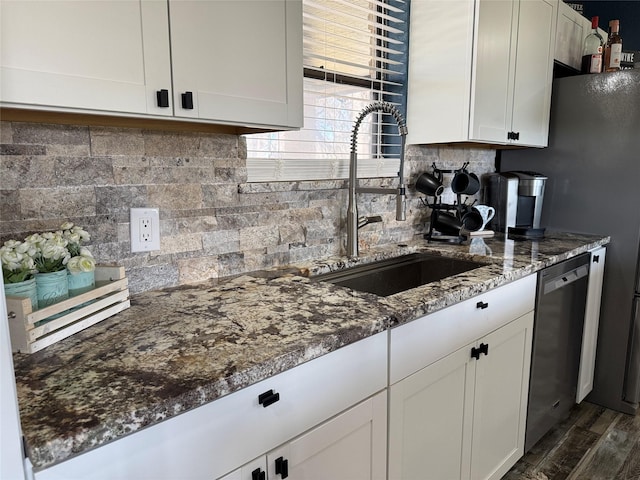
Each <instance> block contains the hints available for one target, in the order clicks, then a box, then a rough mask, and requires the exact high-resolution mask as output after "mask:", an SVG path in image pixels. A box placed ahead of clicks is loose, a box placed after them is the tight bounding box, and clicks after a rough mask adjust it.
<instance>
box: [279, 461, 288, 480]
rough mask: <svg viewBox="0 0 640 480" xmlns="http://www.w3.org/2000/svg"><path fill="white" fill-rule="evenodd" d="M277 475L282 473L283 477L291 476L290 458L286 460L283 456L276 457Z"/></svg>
mask: <svg viewBox="0 0 640 480" xmlns="http://www.w3.org/2000/svg"><path fill="white" fill-rule="evenodd" d="M276 475H280V476H281V477H282V478H287V477H288V476H289V460H285V459H284V458H283V457H278V458H276Z"/></svg>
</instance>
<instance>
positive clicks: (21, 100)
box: [0, 0, 173, 115]
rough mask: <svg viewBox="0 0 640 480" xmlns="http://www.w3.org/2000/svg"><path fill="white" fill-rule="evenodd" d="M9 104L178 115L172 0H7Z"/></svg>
mask: <svg viewBox="0 0 640 480" xmlns="http://www.w3.org/2000/svg"><path fill="white" fill-rule="evenodd" d="M1 9H2V12H1V15H0V17H1V22H2V28H1V31H2V42H1V43H2V47H1V48H2V50H1V53H0V59H1V60H0V61H1V63H2V71H1V77H2V86H1V91H0V100H1V101H2V103H3V106H9V107H12V106H14V107H15V106H17V107H24V106H28V107H30V108H47V109H49V110H52V109H53V110H56V109H59V110H64V109H67V108H73V109H74V110H75V111H77V110H78V109H81V110H83V111H89V112H90V111H94V110H98V111H111V112H116V113H117V112H121V113H122V112H127V113H143V114H146V113H152V114H154V115H172V114H173V112H172V109H171V108H160V107H158V106H157V96H156V92H157V91H158V90H161V89H166V90H169V91H170V90H171V65H170V58H169V30H168V18H167V8H166V4H164V3H163V2H159V1H148V0H121V1H117V2H112V1H104V0H103V1H90V2H73V1H64V0H51V1H14V0H7V1H5V0H3V1H2V3H1Z"/></svg>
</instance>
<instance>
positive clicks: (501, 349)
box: [470, 312, 533, 480]
mask: <svg viewBox="0 0 640 480" xmlns="http://www.w3.org/2000/svg"><path fill="white" fill-rule="evenodd" d="M532 330H533V312H530V313H527V314H526V315H524V316H522V317H520V318H519V319H517V320H515V321H513V322H511V323H509V324H508V325H505V326H504V327H502V328H500V329H498V330H496V331H495V332H493V333H490V334H489V335H487V336H486V337H484V338H483V339H482V340H481V341H480V344H485V345H488V351H487V355H480V358H479V359H478V361H477V362H476V363H477V367H476V379H475V398H474V408H473V430H472V432H473V433H472V435H473V440H472V446H471V476H470V478H472V479H483V480H484V479H499V478H501V477H502V476H503V475H504V474H505V473H506V472H507V471H508V470H509V468H511V467H512V466H513V465H514V464H515V463H516V461H517V460H518V459H519V458H520V457H521V456H522V455H523V454H524V433H525V426H526V414H527V398H528V391H529V368H530V364H531V341H532V336H531V335H532Z"/></svg>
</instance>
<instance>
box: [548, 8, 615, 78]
mask: <svg viewBox="0 0 640 480" xmlns="http://www.w3.org/2000/svg"><path fill="white" fill-rule="evenodd" d="M598 32H599V33H600V35H602V38H603V39H604V40H605V42H606V40H607V36H608V35H607V32H605V31H604V30H602V29H601V28H598ZM589 33H591V21H590V20H589V19H587V18H585V17H583V16H582V15H580V13H578V12H576V11H575V10H574V9H573V8H571V7H570V6H569V5H567V4H566V3H564V2H563V1H562V0H560V1H559V2H558V28H557V30H556V48H555V59H556V61H558V62H560V63H562V64H563V65H566V66H568V67H571V68H573V69H575V70H580V69H581V68H582V48H583V46H584V39H585V38H586V37H587V35H588V34H589Z"/></svg>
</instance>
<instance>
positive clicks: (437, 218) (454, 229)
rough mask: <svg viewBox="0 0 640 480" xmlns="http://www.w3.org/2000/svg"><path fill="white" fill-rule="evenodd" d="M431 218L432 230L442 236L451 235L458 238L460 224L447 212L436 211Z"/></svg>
mask: <svg viewBox="0 0 640 480" xmlns="http://www.w3.org/2000/svg"><path fill="white" fill-rule="evenodd" d="M431 218H432V222H433V228H434V230H437V231H438V232H440V233H442V234H443V235H453V236H455V237H458V236H460V229H461V228H462V222H460V220H458V218H457V217H456V216H455V215H453V214H451V213H449V212H443V211H441V210H436V211H435V212H433V216H432V217H431Z"/></svg>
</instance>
